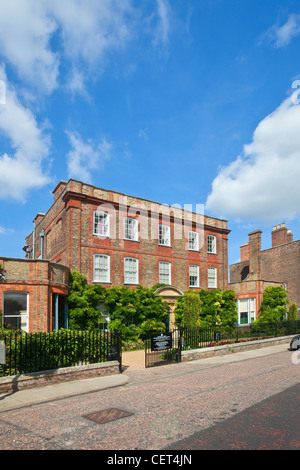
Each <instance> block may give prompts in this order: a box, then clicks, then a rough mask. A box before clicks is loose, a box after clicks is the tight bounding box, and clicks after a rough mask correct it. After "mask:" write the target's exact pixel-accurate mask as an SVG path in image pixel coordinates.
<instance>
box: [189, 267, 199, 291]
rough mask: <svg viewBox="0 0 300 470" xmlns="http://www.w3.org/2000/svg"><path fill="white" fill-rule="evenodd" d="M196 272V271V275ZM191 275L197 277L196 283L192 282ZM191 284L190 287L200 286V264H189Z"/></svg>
mask: <svg viewBox="0 0 300 470" xmlns="http://www.w3.org/2000/svg"><path fill="white" fill-rule="evenodd" d="M195 268H196V270H195ZM193 271H194V272H193ZM195 272H196V276H195ZM191 277H194V278H196V279H197V281H196V284H191ZM189 286H190V287H200V280H199V266H198V265H196V264H190V266H189Z"/></svg>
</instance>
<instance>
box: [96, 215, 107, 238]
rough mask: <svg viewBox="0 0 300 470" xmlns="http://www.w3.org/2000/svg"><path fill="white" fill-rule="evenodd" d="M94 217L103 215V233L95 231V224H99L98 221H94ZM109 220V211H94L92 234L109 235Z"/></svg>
mask: <svg viewBox="0 0 300 470" xmlns="http://www.w3.org/2000/svg"><path fill="white" fill-rule="evenodd" d="M96 217H103V218H104V220H105V222H104V224H103V225H102V226H103V227H104V232H103V233H97V230H96V224H97V226H98V224H99V225H100V222H96ZM109 222H110V221H109V213H108V212H105V211H99V210H96V211H94V219H93V234H94V235H97V236H98V237H109V233H110V223H109Z"/></svg>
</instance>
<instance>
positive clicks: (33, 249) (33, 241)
mask: <svg viewBox="0 0 300 470" xmlns="http://www.w3.org/2000/svg"><path fill="white" fill-rule="evenodd" d="M32 258H33V259H35V221H33V240H32Z"/></svg>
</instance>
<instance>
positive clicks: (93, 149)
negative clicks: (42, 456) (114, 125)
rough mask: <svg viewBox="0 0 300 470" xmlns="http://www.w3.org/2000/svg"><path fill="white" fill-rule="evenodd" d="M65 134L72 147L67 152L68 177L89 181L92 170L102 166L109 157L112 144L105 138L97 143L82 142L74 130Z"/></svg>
mask: <svg viewBox="0 0 300 470" xmlns="http://www.w3.org/2000/svg"><path fill="white" fill-rule="evenodd" d="M67 135H68V137H69V140H70V143H71V147H72V148H71V150H70V151H69V153H68V154H67V162H68V172H69V177H70V178H75V179H80V180H81V181H82V180H84V181H86V182H91V180H92V172H93V170H97V169H99V168H102V167H103V165H104V163H105V161H107V160H109V159H110V158H111V156H112V155H111V150H112V145H111V144H110V143H109V142H107V140H106V139H102V141H101V142H100V143H99V144H95V143H93V142H92V141H91V140H88V141H87V142H84V141H83V139H82V138H81V136H80V135H79V134H78V133H76V132H70V131H67Z"/></svg>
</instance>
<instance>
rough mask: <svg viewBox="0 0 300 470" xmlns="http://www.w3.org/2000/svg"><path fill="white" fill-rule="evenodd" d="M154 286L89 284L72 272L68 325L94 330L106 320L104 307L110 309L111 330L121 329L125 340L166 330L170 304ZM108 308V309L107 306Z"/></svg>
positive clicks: (109, 325)
mask: <svg viewBox="0 0 300 470" xmlns="http://www.w3.org/2000/svg"><path fill="white" fill-rule="evenodd" d="M155 290H156V289H155V288H152V289H148V288H145V287H142V286H140V285H139V286H137V288H136V289H129V288H128V287H124V286H121V287H119V286H116V287H110V288H105V287H103V286H101V285H100V284H96V285H92V286H91V285H88V284H87V280H86V278H85V276H83V275H82V274H80V273H79V272H76V271H74V272H72V274H71V276H70V294H69V297H68V302H69V328H70V329H80V330H86V329H93V328H98V327H99V324H100V323H102V322H103V320H102V318H101V315H102V312H101V310H103V308H102V307H103V306H104V307H106V308H107V310H108V311H109V317H110V321H109V323H108V328H109V330H110V331H120V332H121V333H122V337H123V339H124V341H136V340H137V339H138V338H139V337H140V336H141V335H144V334H146V332H149V331H164V330H165V326H166V325H165V322H166V319H167V317H168V305H167V303H166V302H163V300H162V298H161V297H160V296H157V295H155ZM104 310H105V309H104Z"/></svg>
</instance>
